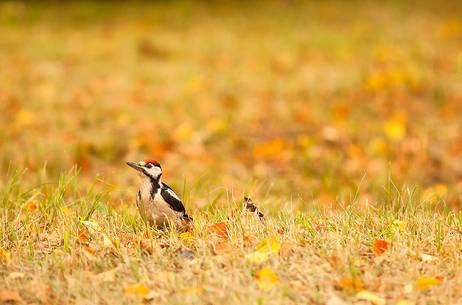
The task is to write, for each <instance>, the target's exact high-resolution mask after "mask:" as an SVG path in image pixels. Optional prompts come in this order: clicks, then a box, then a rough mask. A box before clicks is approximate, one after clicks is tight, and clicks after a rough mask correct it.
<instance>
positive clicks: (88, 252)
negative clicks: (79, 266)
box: [82, 246, 96, 260]
mask: <svg viewBox="0 0 462 305" xmlns="http://www.w3.org/2000/svg"><path fill="white" fill-rule="evenodd" d="M82 252H83V254H84V255H85V257H86V258H88V259H89V260H94V259H96V250H95V249H94V248H92V247H90V246H87V247H84V248H83V249H82Z"/></svg>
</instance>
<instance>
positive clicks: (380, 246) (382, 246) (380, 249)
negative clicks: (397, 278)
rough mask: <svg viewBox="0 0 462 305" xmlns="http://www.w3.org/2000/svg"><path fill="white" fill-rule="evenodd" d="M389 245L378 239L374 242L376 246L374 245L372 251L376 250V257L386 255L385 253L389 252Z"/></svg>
mask: <svg viewBox="0 0 462 305" xmlns="http://www.w3.org/2000/svg"><path fill="white" fill-rule="evenodd" d="M389 245H390V244H389V243H388V241H386V240H383V239H376V240H374V245H373V247H372V249H373V250H374V253H375V254H376V255H381V254H383V253H385V251H387V250H388V248H389Z"/></svg>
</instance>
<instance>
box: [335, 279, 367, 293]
mask: <svg viewBox="0 0 462 305" xmlns="http://www.w3.org/2000/svg"><path fill="white" fill-rule="evenodd" d="M338 285H339V286H340V288H342V289H343V290H344V291H345V292H347V293H356V292H359V291H361V290H364V284H363V281H362V280H361V279H358V278H352V277H346V278H343V279H341V280H340V281H339V283H338Z"/></svg>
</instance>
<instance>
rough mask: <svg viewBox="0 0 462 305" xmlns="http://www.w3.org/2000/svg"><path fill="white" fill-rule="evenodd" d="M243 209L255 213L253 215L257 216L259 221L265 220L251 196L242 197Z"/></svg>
mask: <svg viewBox="0 0 462 305" xmlns="http://www.w3.org/2000/svg"><path fill="white" fill-rule="evenodd" d="M244 211H246V212H249V213H255V215H257V216H258V218H259V219H260V221H261V222H265V221H266V219H265V215H263V213H262V212H260V210H259V209H258V208H257V206H256V205H255V203H253V200H252V198H250V197H248V196H246V197H244Z"/></svg>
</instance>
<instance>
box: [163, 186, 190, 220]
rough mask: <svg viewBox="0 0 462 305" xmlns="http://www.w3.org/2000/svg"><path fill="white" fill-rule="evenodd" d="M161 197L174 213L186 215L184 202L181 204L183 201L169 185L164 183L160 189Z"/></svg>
mask: <svg viewBox="0 0 462 305" xmlns="http://www.w3.org/2000/svg"><path fill="white" fill-rule="evenodd" d="M160 195H161V196H162V198H163V199H164V200H165V202H167V203H168V205H169V206H170V207H171V208H172V209H173V210H174V211H177V212H180V213H183V214H186V210H185V208H184V205H183V202H181V199H180V198H179V197H178V195H177V194H175V192H174V191H173V190H172V189H171V188H170V187H169V186H168V185H167V184H165V183H163V182H162V187H161V189H160Z"/></svg>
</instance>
